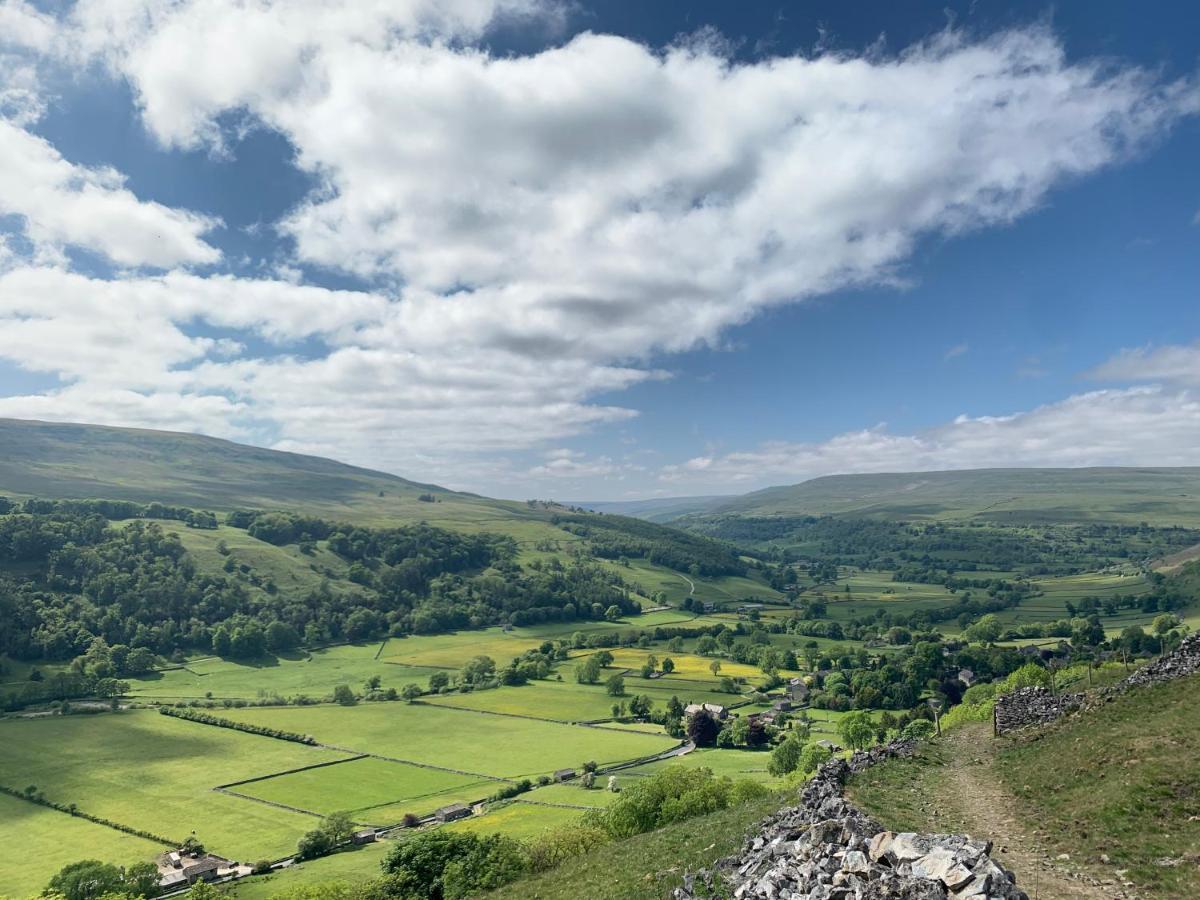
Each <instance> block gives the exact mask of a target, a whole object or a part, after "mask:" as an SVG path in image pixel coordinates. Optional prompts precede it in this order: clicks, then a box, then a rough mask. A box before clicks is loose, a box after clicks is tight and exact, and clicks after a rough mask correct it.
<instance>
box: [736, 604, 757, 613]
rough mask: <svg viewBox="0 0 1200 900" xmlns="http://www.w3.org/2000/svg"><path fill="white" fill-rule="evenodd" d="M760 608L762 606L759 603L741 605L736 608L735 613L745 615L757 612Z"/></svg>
mask: <svg viewBox="0 0 1200 900" xmlns="http://www.w3.org/2000/svg"><path fill="white" fill-rule="evenodd" d="M762 608H763V605H762V604H761V603H743V604H742V605H741V606H739V607H738V608H737V611H738V612H739V613H741V614H742V615H745V614H746V613H752V612H758V611H759V610H760V609H762Z"/></svg>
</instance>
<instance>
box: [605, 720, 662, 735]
mask: <svg viewBox="0 0 1200 900" xmlns="http://www.w3.org/2000/svg"><path fill="white" fill-rule="evenodd" d="M604 727H605V728H618V729H620V730H621V731H640V732H642V733H643V734H666V733H667V732H666V731H665V730H664V729H663V726H661V725H659V724H657V723H655V722H606V723H605V725H604Z"/></svg>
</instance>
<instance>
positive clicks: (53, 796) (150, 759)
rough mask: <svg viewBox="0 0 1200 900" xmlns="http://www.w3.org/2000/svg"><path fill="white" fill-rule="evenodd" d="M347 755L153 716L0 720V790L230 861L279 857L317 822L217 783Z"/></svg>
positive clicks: (144, 713) (142, 712) (132, 713)
mask: <svg viewBox="0 0 1200 900" xmlns="http://www.w3.org/2000/svg"><path fill="white" fill-rule="evenodd" d="M344 755H345V754H342V753H337V752H335V751H330V750H323V749H318V748H315V747H306V746H303V745H301V744H295V743H289V742H287V741H279V740H275V739H273V738H266V737H259V736H256V735H250V734H244V733H242V732H238V731H233V730H231V729H228V728H216V727H213V726H211V725H201V724H198V723H195V722H186V721H183V720H180V719H174V718H170V717H168V716H163V715H160V714H158V713H157V712H152V711H149V710H135V711H127V712H123V713H115V714H114V713H105V714H100V715H89V716H84V715H77V716H52V717H47V718H39V719H7V720H3V721H0V784H4V785H6V786H8V787H15V788H17V789H18V790H23V789H24V788H25V787H26V786H27V785H36V786H37V787H38V789H39V790H40V791H42V792H43V793H44V794H45V795H46V797H47V798H48V799H50V800H52V801H55V802H57V803H75V804H77V805H78V806H79V808H80V809H81V810H83V811H84V812H87V813H89V814H91V815H95V816H102V817H104V818H106V819H111V820H112V821H115V822H120V823H121V824H123V825H128V826H131V827H133V828H139V829H142V830H145V831H149V832H151V833H153V834H157V835H160V836H163V837H166V838H169V839H172V840H177V841H181V840H183V839H184V838H185V837H187V836H188V835H189V834H190V833H191V832H192V831H195V832H196V834H197V835H198V836H199V838H200V839H201V840H202V841H203V842H204V843H205V844H206V845H208V846H209V847H210V848H211V849H213V850H214V851H215V852H217V853H220V854H221V855H223V856H228V857H230V858H233V859H260V858H263V857H278V856H281V855H283V854H285V853H287V852H288V851H290V850H292V849H293V848H294V847H295V843H296V840H297V838H299V836H300V835H301V834H303V833H304V832H305V831H307V830H308V829H310V828H311V827H312V823H313V819H312V817H310V816H305V815H302V814H300V813H293V812H289V811H287V810H282V809H276V808H273V807H268V806H265V805H261V804H258V803H254V802H251V801H247V800H241V799H238V798H236V797H232V796H229V795H227V794H222V793H219V792H216V791H213V790H212V788H213V787H215V786H217V785H220V784H225V783H228V782H231V781H239V780H242V779H245V778H252V777H255V776H260V775H269V774H271V773H274V772H282V771H284V770H287V769H294V768H298V767H300V766H307V765H312V764H314V763H321V762H328V761H331V760H335V759H340V758H342V757H343V756H344ZM22 846H23V845H22Z"/></svg>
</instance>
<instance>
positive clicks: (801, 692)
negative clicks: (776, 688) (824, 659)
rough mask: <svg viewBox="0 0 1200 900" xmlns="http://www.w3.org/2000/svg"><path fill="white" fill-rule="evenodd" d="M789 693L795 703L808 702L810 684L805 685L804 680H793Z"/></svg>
mask: <svg viewBox="0 0 1200 900" xmlns="http://www.w3.org/2000/svg"><path fill="white" fill-rule="evenodd" d="M787 691H788V696H790V697H791V698H792V702H793V703H807V702H808V684H806V683H805V681H804V679H803V678H793V679H792V680H791V681H789V682H788V686H787Z"/></svg>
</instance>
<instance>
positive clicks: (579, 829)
mask: <svg viewBox="0 0 1200 900" xmlns="http://www.w3.org/2000/svg"><path fill="white" fill-rule="evenodd" d="M608 840H609V837H608V832H606V831H605V830H604V829H603V828H597V827H596V826H594V825H568V826H566V827H564V828H556V829H554V830H553V831H547V832H546V833H545V834H543V835H541V836H540V837H537V838H534V839H533V840H532V841H530V842H529V844H528V846H527V847H526V850H527V852H528V854H529V868H530V870H531V871H533V872H543V871H545V870H546V869H553V868H554V867H555V866H557V865H559V864H561V863H563V862H565V861H566V860H568V859H571V858H572V857H575V856H582V855H583V854H585V853H588V852H590V851H591V850H593V849H595V848H596V847H599V846H600V845H601V844H604V843H607V842H608Z"/></svg>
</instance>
